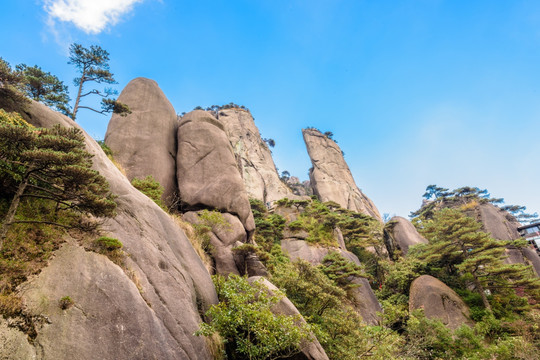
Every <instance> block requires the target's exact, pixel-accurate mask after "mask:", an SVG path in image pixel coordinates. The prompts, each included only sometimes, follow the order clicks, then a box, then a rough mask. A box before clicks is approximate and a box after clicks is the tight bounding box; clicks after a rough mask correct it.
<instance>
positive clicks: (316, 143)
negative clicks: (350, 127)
mask: <svg viewBox="0 0 540 360" xmlns="http://www.w3.org/2000/svg"><path fill="white" fill-rule="evenodd" d="M302 134H303V135H304V141H305V143H306V147H307V151H308V154H309V157H310V158H311V164H312V165H313V167H312V168H311V170H310V172H309V179H310V182H311V186H312V188H313V192H314V194H315V195H317V196H318V197H319V199H320V200H321V201H323V202H324V201H334V202H336V203H338V204H339V205H341V207H343V208H345V209H349V210H353V211H356V212H359V213H363V214H366V215H369V216H372V217H374V218H375V219H377V220H379V221H381V222H382V218H381V215H380V214H379V210H377V208H376V207H375V204H373V202H372V201H371V200H370V199H369V198H368V197H367V196H366V195H364V193H362V191H360V189H359V188H358V187H357V186H356V183H355V182H354V178H353V176H352V174H351V171H350V170H349V166H348V165H347V163H346V162H345V159H344V158H343V154H342V152H341V149H340V148H339V146H338V145H337V144H336V143H335V142H334V141H333V140H332V139H329V138H328V137H326V136H325V135H323V134H322V133H321V132H319V131H318V130H315V129H303V130H302Z"/></svg>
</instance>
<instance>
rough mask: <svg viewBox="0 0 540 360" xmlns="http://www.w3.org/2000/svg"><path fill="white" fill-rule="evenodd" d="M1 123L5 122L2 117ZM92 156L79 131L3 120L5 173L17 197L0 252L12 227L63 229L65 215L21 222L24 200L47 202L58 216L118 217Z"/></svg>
mask: <svg viewBox="0 0 540 360" xmlns="http://www.w3.org/2000/svg"><path fill="white" fill-rule="evenodd" d="M0 120H1V119H0ZM91 158H92V155H91V154H89V153H88V152H86V151H85V144H84V136H83V134H82V132H81V131H80V130H79V129H76V128H65V127H61V126H59V125H57V126H55V127H54V128H52V129H36V128H32V127H24V126H19V125H14V124H11V123H8V122H4V121H0V175H2V176H3V177H8V178H10V180H11V181H8V182H5V183H7V184H9V188H7V189H4V190H5V193H4V194H3V195H6V194H12V196H11V199H10V200H11V202H10V205H9V208H8V210H7V213H6V215H5V217H4V219H3V221H2V223H1V225H0V250H1V249H2V246H3V242H4V239H5V238H6V235H7V232H8V229H9V227H10V226H11V225H13V224H17V223H47V224H52V225H59V226H63V227H71V226H76V225H77V221H76V222H75V223H73V224H70V225H66V224H65V223H64V224H62V223H60V222H59V221H56V220H59V219H60V217H59V216H53V217H52V219H51V220H42V219H39V220H38V219H36V220H17V218H16V214H17V209H18V207H19V204H20V201H21V200H22V199H24V198H34V199H42V200H43V201H51V202H53V203H54V204H56V211H55V215H58V214H59V213H61V212H63V213H64V214H65V213H71V214H73V213H78V214H91V215H94V216H98V217H101V216H112V215H113V214H114V210H115V208H116V203H115V202H114V197H113V195H112V194H111V193H110V191H109V185H108V183H107V181H106V180H105V178H104V177H103V176H101V175H100V174H99V173H98V172H97V171H95V170H92V169H91V166H92V161H91Z"/></svg>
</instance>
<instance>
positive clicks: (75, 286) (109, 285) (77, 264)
mask: <svg viewBox="0 0 540 360" xmlns="http://www.w3.org/2000/svg"><path fill="white" fill-rule="evenodd" d="M27 115H28V116H29V117H30V122H31V123H32V124H33V125H36V126H41V127H51V126H53V125H54V124H61V125H63V126H73V127H78V125H77V124H76V123H74V122H73V121H72V120H71V119H69V118H67V117H65V116H63V115H60V114H59V113H56V112H54V111H52V110H50V109H49V108H47V107H46V106H44V105H42V104H38V103H35V102H32V103H31V104H30V105H29V109H28V112H27ZM85 136H86V143H87V150H88V151H89V152H90V153H92V154H94V158H93V167H94V168H95V169H96V170H98V171H99V172H100V173H101V174H102V175H103V176H104V177H105V178H106V179H107V181H108V182H109V184H110V188H111V191H112V192H113V193H114V194H116V195H118V198H117V203H118V208H117V216H116V217H115V218H112V219H106V220H105V222H104V224H103V230H104V231H106V232H107V233H108V235H109V236H111V237H115V238H117V239H119V240H120V241H121V242H122V243H123V245H124V248H123V249H124V251H125V252H126V253H127V254H128V256H127V257H126V259H125V267H124V268H123V269H121V268H120V267H118V266H117V265H115V264H114V263H113V262H111V261H110V260H109V259H107V258H106V257H105V256H103V255H98V254H96V253H92V252H87V251H85V250H83V248H81V247H80V246H79V245H78V244H75V243H72V242H68V243H66V244H65V245H64V247H63V248H61V249H60V250H59V251H57V253H56V257H55V258H54V259H53V260H52V261H51V262H50V264H49V266H48V267H46V268H44V269H43V271H42V272H41V273H40V274H39V275H38V276H37V277H35V278H34V279H32V280H30V281H28V282H26V283H23V284H22V286H21V292H20V294H21V295H22V297H23V300H24V301H25V303H26V304H27V311H28V312H29V313H30V314H39V315H42V316H45V317H47V318H48V319H50V323H46V324H44V325H43V327H42V328H41V329H38V334H37V337H36V338H35V339H34V341H33V343H32V344H28V345H30V346H32V347H33V348H35V349H36V350H37V351H38V352H39V355H40V358H41V359H62V358H66V357H69V356H71V355H73V354H77V358H78V359H96V358H100V359H136V358H138V359H145V358H159V359H179V358H181V359H187V358H189V359H211V358H212V356H211V354H210V351H209V350H208V348H207V345H206V341H205V339H204V338H201V337H197V336H194V335H193V333H194V332H195V331H196V330H197V329H198V326H199V323H200V322H201V318H200V316H199V314H200V313H201V312H203V313H204V311H206V309H207V308H208V307H209V306H210V305H211V304H213V303H216V302H217V296H216V292H215V289H214V287H213V284H212V280H211V278H210V276H209V274H208V272H207V271H206V269H205V268H204V265H203V264H202V262H201V260H200V259H199V257H198V256H197V254H196V253H195V251H194V250H193V247H192V246H191V244H190V243H189V240H188V239H187V238H186V236H185V234H184V233H183V231H182V230H181V229H180V228H179V227H178V226H177V225H176V224H175V223H174V221H173V220H172V219H171V218H170V216H169V215H168V214H166V213H165V212H163V211H162V210H161V209H160V208H159V207H158V206H157V205H156V204H155V203H154V202H153V201H152V200H150V199H149V198H148V197H146V196H145V195H143V194H142V193H140V192H139V191H138V190H136V189H135V188H133V187H132V186H131V184H130V183H129V181H128V179H127V178H126V177H125V176H123V175H122V174H121V173H120V171H119V170H118V169H117V168H116V167H115V166H114V165H113V164H112V162H111V161H110V160H109V159H108V158H107V157H106V155H105V154H104V153H103V151H102V150H101V148H100V146H99V145H98V144H97V143H96V142H95V141H94V140H93V139H92V138H91V137H89V136H88V135H85ZM128 274H129V276H128ZM63 279H66V281H63ZM67 279H69V281H68V280H67ZM63 296H70V297H71V298H72V299H73V300H74V306H73V307H72V308H70V309H67V310H65V311H64V312H61V311H60V309H59V307H58V305H57V304H58V302H57V301H58V300H59V298H58V297H63ZM0 328H1V326H0ZM0 332H1V330H0ZM8 335H9V337H10V338H11V339H14V340H15V341H20V339H21V337H20V336H16V335H14V334H13V333H11V334H8ZM0 336H5V335H0ZM23 347H24V348H25V349H26V350H24V349H23V350H21V351H27V350H28V349H29V348H28V346H26V345H24V346H23ZM9 348H10V345H9V344H7V345H6V346H4V348H3V349H1V350H0V354H2V353H3V352H5V351H6V350H5V349H9ZM21 349H22V348H21ZM7 351H9V350H7ZM28 351H29V350H28ZM2 355H3V356H4V357H6V356H7V358H10V356H11V354H7V355H6V354H5V353H4V354H2ZM0 357H2V356H0Z"/></svg>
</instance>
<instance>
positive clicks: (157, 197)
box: [131, 175, 167, 211]
mask: <svg viewBox="0 0 540 360" xmlns="http://www.w3.org/2000/svg"><path fill="white" fill-rule="evenodd" d="M131 185H133V187H134V188H135V189H137V190H139V191H140V192H142V193H143V194H144V195H146V196H148V197H149V198H150V199H152V201H153V202H155V203H156V204H157V205H158V206H159V207H160V208H162V209H163V210H165V211H167V209H166V208H165V205H164V204H163V201H162V200H161V198H162V196H163V191H164V188H163V186H161V184H160V183H159V182H158V181H157V180H156V179H154V177H153V176H152V175H148V176H147V177H145V178H144V179H139V178H133V180H131Z"/></svg>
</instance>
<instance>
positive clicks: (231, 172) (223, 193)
mask: <svg viewBox="0 0 540 360" xmlns="http://www.w3.org/2000/svg"><path fill="white" fill-rule="evenodd" d="M177 174H178V188H179V192H180V200H181V203H182V206H183V207H184V208H185V209H188V210H190V209H191V210H198V209H204V208H211V209H217V210H219V211H221V212H226V213H230V214H233V215H235V216H237V217H238V218H239V219H240V221H241V222H242V224H243V225H244V228H245V229H246V232H247V233H248V234H249V235H250V234H251V233H253V231H254V230H255V221H254V220H253V214H252V213H251V207H250V204H249V199H248V195H247V193H246V190H245V188H244V182H243V180H242V177H241V176H240V172H239V171H238V168H237V166H236V160H235V156H234V153H233V149H232V147H231V145H230V143H229V139H228V137H227V134H226V133H225V129H224V126H223V124H222V123H221V122H220V121H219V120H217V119H216V118H214V117H213V116H212V115H211V114H210V113H208V112H206V111H202V110H195V111H192V112H190V113H188V114H186V115H185V116H184V117H183V118H182V120H181V122H180V125H179V127H178V154H177Z"/></svg>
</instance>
